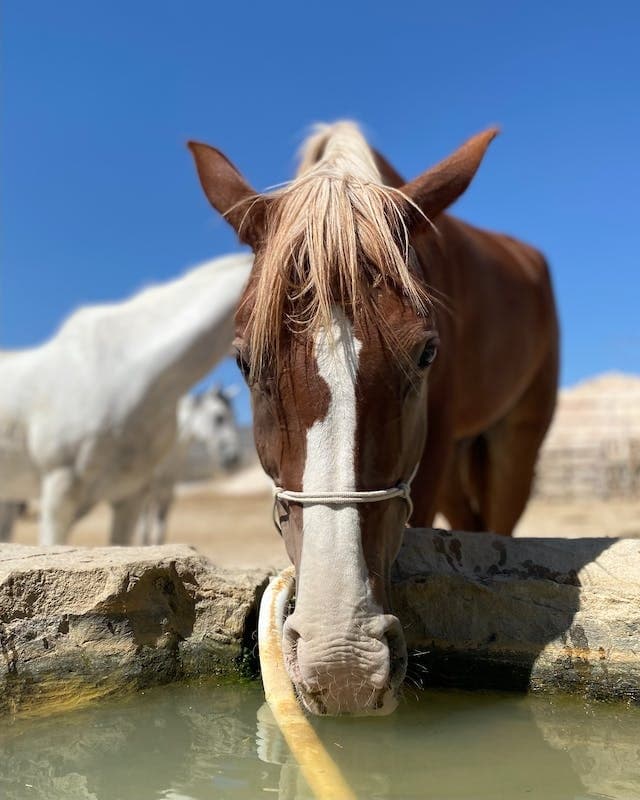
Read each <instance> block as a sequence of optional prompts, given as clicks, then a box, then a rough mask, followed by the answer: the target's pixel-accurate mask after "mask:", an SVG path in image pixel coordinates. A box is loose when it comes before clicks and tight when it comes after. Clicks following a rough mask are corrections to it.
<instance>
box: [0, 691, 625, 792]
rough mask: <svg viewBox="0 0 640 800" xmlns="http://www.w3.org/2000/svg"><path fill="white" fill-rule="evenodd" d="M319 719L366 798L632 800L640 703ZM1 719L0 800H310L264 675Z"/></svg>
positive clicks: (409, 710) (435, 708)
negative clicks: (267, 702)
mask: <svg viewBox="0 0 640 800" xmlns="http://www.w3.org/2000/svg"><path fill="white" fill-rule="evenodd" d="M314 724H315V725H316V728H317V730H318V733H319V735H320V737H321V738H322V740H323V742H324V743H325V746H326V747H327V749H328V750H329V752H330V753H331V755H332V756H333V758H334V759H335V760H336V762H337V763H338V764H339V765H340V767H341V768H342V769H343V771H344V773H345V775H346V777H347V779H348V781H349V782H350V784H351V785H352V786H353V788H354V790H355V792H356V793H357V795H358V797H362V798H367V799H369V798H371V800H377V799H378V798H380V800H383V799H384V798H402V799H403V800H409V798H434V799H435V798H438V800H440V798H442V799H443V800H444V799H449V798H451V799H453V798H456V800H458V799H459V800H462V798H464V800H472V799H473V800H482V799H483V798H487V800H489V798H490V799H491V800H500V799H501V798H504V800H519V798H523V800H555V799H556V798H557V800H571V798H576V800H577V799H578V798H579V799H580V800H584V798H616V799H617V798H620V799H621V800H622V799H623V798H624V800H637V798H639V797H640V709H638V708H626V707H623V706H619V705H607V704H602V703H593V704H584V703H583V702H581V701H578V700H575V699H569V698H558V697H551V698H548V697H524V696H521V695H507V694H487V693H471V692H455V691H426V692H422V693H420V694H419V695H415V694H412V693H411V692H407V693H406V695H405V698H404V700H403V702H402V703H401V705H400V707H399V709H398V711H397V712H396V713H395V714H394V715H392V716H391V717H387V718H380V717H377V718H370V719H362V718H361V719H357V718H355V719H349V718H344V719H339V720H335V719H322V720H317V721H316V722H315V723H314ZM0 725H1V726H2V728H1V729H0V797H1V798H3V800H26V799H28V798H33V800H146V799H147V798H153V799H154V800H155V799H156V798H157V799H158V800H191V799H193V800H208V799H209V798H216V800H227V798H228V800H249V799H251V800H255V798H268V797H279V798H281V799H282V800H293V799H294V798H299V800H302V799H303V798H305V799H306V798H310V797H311V795H310V793H309V790H308V789H307V787H306V785H305V784H304V781H303V780H302V778H301V777H300V775H299V773H298V770H297V767H296V765H295V764H294V763H292V762H291V760H290V757H289V755H288V751H287V748H286V745H285V744H284V742H283V741H282V738H281V736H280V734H279V732H278V730H277V728H276V727H275V725H274V724H273V721H272V719H271V716H270V713H269V711H268V709H267V708H266V707H265V706H264V705H263V695H262V691H261V687H260V686H259V684H241V685H237V684H235V685H230V684H224V683H223V684H218V683H217V684H215V685H214V684H200V685H197V686H175V687H163V688H157V689H152V690H148V691H146V692H144V693H143V694H138V695H135V696H131V697H128V698H125V699H122V700H119V701H106V700H105V701H100V702H98V703H97V704H96V705H95V706H94V707H93V708H91V709H85V710H81V711H74V712H70V713H68V714H59V715H55V716H51V717H50V718H40V719H31V720H27V719H24V720H17V721H16V722H14V723H11V722H9V721H8V720H6V719H4V720H2V721H1V722H0Z"/></svg>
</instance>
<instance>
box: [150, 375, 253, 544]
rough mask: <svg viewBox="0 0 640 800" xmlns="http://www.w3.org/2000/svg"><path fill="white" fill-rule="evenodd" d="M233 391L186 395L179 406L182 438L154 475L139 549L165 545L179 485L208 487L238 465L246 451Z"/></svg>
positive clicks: (179, 430)
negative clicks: (206, 484)
mask: <svg viewBox="0 0 640 800" xmlns="http://www.w3.org/2000/svg"><path fill="white" fill-rule="evenodd" d="M234 396H235V391H234V389H233V387H231V389H226V390H225V389H219V388H214V389H211V390H209V391H207V392H203V393H201V394H196V395H190V394H189V395H185V396H184V397H183V398H182V399H181V400H180V403H179V404H178V436H177V438H176V442H175V444H174V446H173V447H172V448H171V451H170V452H169V455H168V456H166V457H165V458H164V459H163V461H161V462H160V464H158V466H157V467H156V468H155V470H154V473H153V480H152V483H151V486H150V488H149V496H148V499H147V502H146V503H145V507H144V508H143V511H142V513H141V516H140V521H139V523H138V526H137V529H136V537H135V538H136V544H162V543H163V542H164V540H165V535H166V528H167V517H168V515H169V510H170V508H171V504H172V503H173V500H174V497H175V488H176V485H177V484H178V483H190V482H193V481H204V480H208V479H210V478H212V477H213V476H214V475H215V474H216V472H218V471H219V470H225V471H230V470H233V469H234V468H235V467H236V466H238V465H239V463H240V460H241V456H242V446H241V441H240V434H239V431H238V425H237V422H236V417H235V414H234V411H233V406H232V404H231V400H232V398H233V397H234Z"/></svg>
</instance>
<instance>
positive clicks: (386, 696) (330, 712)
mask: <svg viewBox="0 0 640 800" xmlns="http://www.w3.org/2000/svg"><path fill="white" fill-rule="evenodd" d="M295 689H296V695H297V697H298V701H299V703H300V705H301V706H302V707H303V708H304V710H305V711H306V712H308V713H309V714H313V715H314V716H316V717H338V716H340V717H343V716H350V717H384V716H387V715H389V714H392V713H393V712H394V711H395V710H396V708H397V707H398V693H397V691H396V690H395V689H392V688H390V687H389V688H386V689H383V690H382V691H381V692H379V693H378V694H377V695H376V696H375V697H374V698H373V700H372V701H369V703H368V704H366V705H363V706H361V707H355V708H350V707H348V705H345V704H342V703H338V704H335V703H332V702H325V701H324V700H323V699H322V697H320V696H318V695H314V694H313V693H310V692H304V691H302V690H300V689H299V688H298V687H295Z"/></svg>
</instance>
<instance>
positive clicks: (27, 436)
mask: <svg viewBox="0 0 640 800" xmlns="http://www.w3.org/2000/svg"><path fill="white" fill-rule="evenodd" d="M251 264H252V257H251V256H250V255H245V254H240V255H234V256H226V257H223V258H219V259H215V260H213V261H209V262H207V263H205V264H203V265H201V266H199V267H196V268H195V269H192V270H191V271H189V272H187V273H186V274H185V275H184V276H183V277H181V278H178V279H177V280H173V281H170V282H168V283H165V284H162V285H158V286H153V287H151V288H149V289H145V290H144V291H142V292H140V293H139V294H137V295H135V296H134V297H132V298H131V299H129V300H126V301H125V302H122V303H115V304H111V305H100V306H89V307H87V308H82V309H80V310H79V311H77V312H76V313H74V314H73V315H72V316H71V317H70V318H69V319H68V320H67V321H66V322H65V323H64V325H63V326H62V328H61V329H60V331H59V332H58V333H57V334H56V335H55V336H54V337H53V338H52V339H51V340H50V341H49V342H47V343H45V344H44V345H42V346H41V347H37V348H34V349H31V350H24V351H18V352H12V353H4V354H2V356H1V357H0V387H1V388H0V500H8V501H12V502H15V501H23V500H29V499H32V498H35V497H38V496H40V509H41V519H40V542H41V544H45V545H48V544H59V543H62V542H64V541H65V539H66V537H67V534H68V532H69V529H70V528H71V526H72V525H73V523H74V522H75V521H76V520H78V519H79V518H80V517H82V516H83V515H84V514H86V512H87V511H89V509H90V508H91V507H92V506H93V505H95V504H96V503H97V502H99V501H101V500H105V501H107V502H109V503H111V505H112V508H113V521H112V526H111V542H112V543H114V544H126V543H127V542H128V541H130V539H131V538H132V534H133V530H134V528H135V525H136V522H137V520H138V517H139V515H140V511H141V510H142V507H143V505H144V502H145V499H146V497H147V494H148V487H149V484H150V482H151V479H152V475H153V471H154V469H155V467H156V465H157V464H158V463H159V462H160V461H161V460H162V459H163V458H164V456H165V455H166V454H167V453H168V452H169V450H170V449H171V447H172V446H173V444H174V442H175V437H176V428H177V422H176V407H177V404H178V401H179V399H180V397H181V396H182V395H183V394H184V393H185V392H186V391H187V390H188V389H189V387H191V386H193V384H195V383H197V382H198V381H199V380H200V379H201V378H203V377H204V376H205V375H206V374H207V372H209V371H210V370H211V369H212V367H213V366H214V365H215V364H216V363H217V362H218V361H219V360H220V359H221V358H223V357H224V356H225V355H227V353H228V352H229V347H230V343H231V341H232V338H233V316H234V312H235V308H236V304H237V302H238V298H239V297H240V294H241V292H242V289H243V287H244V284H245V282H246V280H247V278H248V275H249V272H250V269H251Z"/></svg>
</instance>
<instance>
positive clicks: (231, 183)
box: [187, 142, 267, 250]
mask: <svg viewBox="0 0 640 800" xmlns="http://www.w3.org/2000/svg"><path fill="white" fill-rule="evenodd" d="M187 146H188V147H189V150H191V154H192V155H193V158H194V161H195V162H196V170H197V171H198V177H199V178H200V183H201V185H202V188H203V190H204V193H205V194H206V196H207V199H208V200H209V202H210V203H211V205H212V206H213V207H214V208H215V209H216V210H217V211H219V212H220V214H222V216H223V217H224V218H225V219H226V220H227V222H228V223H229V224H230V225H231V227H232V228H233V229H234V230H235V231H236V233H237V234H238V237H239V238H240V240H241V241H242V242H245V244H248V245H250V246H251V247H252V248H253V249H254V250H255V248H256V246H257V245H258V243H259V242H260V240H261V239H262V238H263V236H264V229H265V216H266V205H267V199H266V198H265V197H263V196H262V195H259V194H257V193H256V192H255V191H254V189H252V188H251V186H250V185H249V184H248V183H247V182H246V180H245V179H244V178H243V177H242V175H241V174H240V173H239V172H238V170H237V169H236V168H235V167H234V166H233V164H232V163H231V162H230V161H229V159H228V158H227V157H226V156H225V155H224V154H223V153H221V152H220V151H219V150H216V148H215V147H210V146H209V145H208V144H202V143H201V142H188V144H187Z"/></svg>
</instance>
